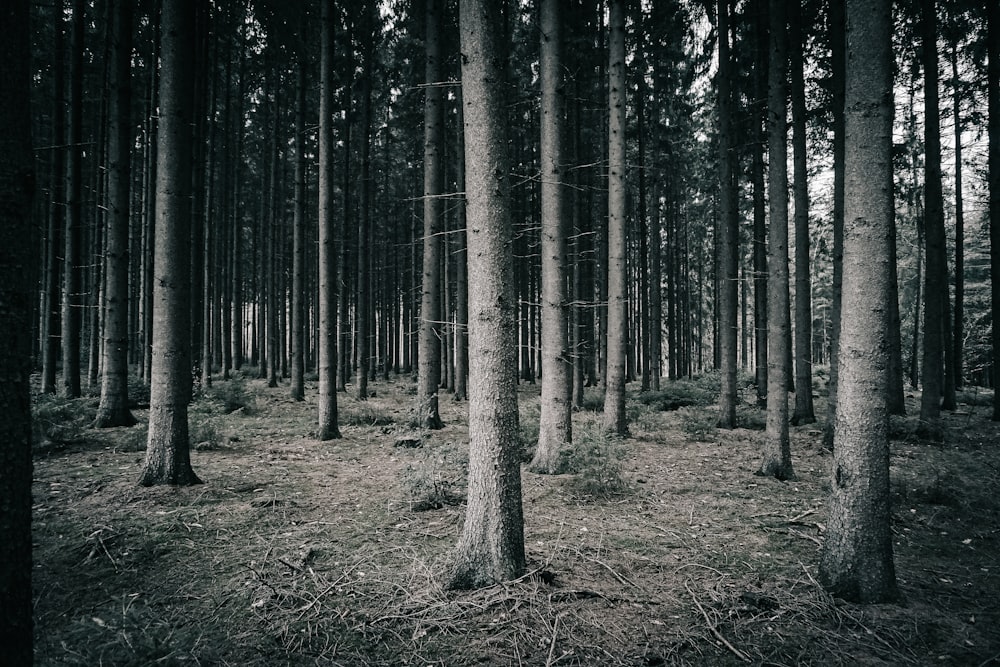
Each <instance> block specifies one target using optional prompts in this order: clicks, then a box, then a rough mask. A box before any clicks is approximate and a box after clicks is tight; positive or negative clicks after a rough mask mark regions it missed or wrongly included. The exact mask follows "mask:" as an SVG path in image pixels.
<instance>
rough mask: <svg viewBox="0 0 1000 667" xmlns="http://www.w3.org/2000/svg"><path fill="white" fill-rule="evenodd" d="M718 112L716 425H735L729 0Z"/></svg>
mask: <svg viewBox="0 0 1000 667" xmlns="http://www.w3.org/2000/svg"><path fill="white" fill-rule="evenodd" d="M718 19H719V26H718V31H717V32H718V40H719V72H718V84H717V88H718V96H719V101H718V113H719V187H720V189H721V191H720V195H719V204H720V206H719V234H718V237H719V265H718V273H717V277H716V282H717V285H718V292H719V298H718V331H717V334H718V341H719V369H720V371H721V375H722V388H721V390H720V393H719V419H718V426H719V428H735V427H736V391H737V387H736V370H737V368H736V365H737V364H736V342H737V340H736V339H737V335H736V334H737V331H736V312H737V308H738V305H739V304H738V300H737V279H738V277H739V276H738V266H739V228H738V220H739V218H738V216H739V209H738V202H737V192H736V180H735V173H736V169H735V165H734V164H733V163H734V161H735V160H736V155H735V151H734V150H733V146H732V144H733V137H732V116H733V112H732V105H733V100H732V93H731V84H732V77H733V73H732V63H731V61H730V57H729V0H718Z"/></svg>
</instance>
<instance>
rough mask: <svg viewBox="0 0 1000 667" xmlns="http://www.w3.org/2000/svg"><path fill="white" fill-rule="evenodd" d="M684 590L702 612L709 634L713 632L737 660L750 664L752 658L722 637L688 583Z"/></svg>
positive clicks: (685, 583)
mask: <svg viewBox="0 0 1000 667" xmlns="http://www.w3.org/2000/svg"><path fill="white" fill-rule="evenodd" d="M684 588H686V589H687V592H688V594H689V595H690V596H691V599H692V600H694V604H695V606H696V607H698V611H700V612H701V616H702V618H704V619H705V624H706V625H707V626H708V630H709V632H711V633H712V634H713V635H714V636H715V638H716V639H718V640H719V641H720V642H722V644H723V645H724V646H725V647H726V648H727V649H729V650H730V651H732V653H733V655H735V656H736V657H737V658H739V659H740V660H742V661H743V662H750V658H749V657H748V656H747V655H746V654H745V653H743V651H741V650H739V649H738V648H736V647H735V646H733V645H732V644H730V643H729V640H728V639H726V638H725V637H723V636H722V633H721V632H719V630H718V629H717V628H716V627H715V625H714V624H713V623H712V620H711V619H710V618H709V617H708V612H706V611H705V608H704V607H702V606H701V602H699V601H698V597H697V596H696V595H695V594H694V591H692V590H691V587H690V586H688V585H687V582H684Z"/></svg>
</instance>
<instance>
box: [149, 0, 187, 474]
mask: <svg viewBox="0 0 1000 667" xmlns="http://www.w3.org/2000/svg"><path fill="white" fill-rule="evenodd" d="M194 17H195V15H194V5H193V4H191V3H188V2H185V0H164V2H163V10H162V14H161V21H162V30H163V38H162V46H161V66H160V114H159V115H160V122H159V131H158V135H157V144H158V146H159V148H158V151H157V167H156V229H155V248H154V257H153V266H154V270H155V272H156V276H155V279H154V281H153V359H152V368H151V373H150V397H149V437H148V440H147V442H146V463H145V465H144V467H143V471H142V477H141V478H140V484H142V485H144V486H150V485H153V484H177V485H187V484H197V483H198V482H199V481H200V480H199V479H198V477H197V476H196V475H195V474H194V471H193V470H192V469H191V453H190V445H189V443H188V403H189V402H190V400H191V332H190V329H189V326H188V325H189V322H190V318H191V308H190V303H189V296H190V287H191V273H190V265H191V237H190V229H191V226H190V225H191V203H190V197H191V172H190V168H191V123H192V121H193V111H194V109H193V105H192V101H193V99H194V91H193V90H192V88H193V83H194V66H195V65H194V48H193V47H194V45H193V44H192V40H193V37H194Z"/></svg>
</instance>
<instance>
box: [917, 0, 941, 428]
mask: <svg viewBox="0 0 1000 667" xmlns="http://www.w3.org/2000/svg"><path fill="white" fill-rule="evenodd" d="M920 33H921V43H922V49H921V50H922V53H923V57H922V60H923V63H922V64H923V68H924V146H925V153H926V157H925V160H924V233H925V238H926V240H927V267H926V271H925V272H924V354H923V368H922V371H921V376H920V380H921V389H922V392H923V393H922V394H921V397H920V429H919V430H920V433H921V434H922V435H923V436H925V437H927V438H930V439H932V440H940V439H941V437H942V433H941V397H942V395H943V392H944V387H943V383H944V349H945V346H944V330H945V326H944V323H945V320H944V318H945V312H946V305H945V299H947V298H948V291H947V290H943V289H941V286H942V285H945V284H947V277H948V264H947V257H946V252H947V248H946V240H945V231H944V200H943V195H942V193H941V127H940V110H939V108H938V102H939V95H938V56H937V9H936V2H935V0H922V1H921V18H920Z"/></svg>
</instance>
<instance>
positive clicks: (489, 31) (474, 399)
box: [449, 0, 525, 588]
mask: <svg viewBox="0 0 1000 667" xmlns="http://www.w3.org/2000/svg"><path fill="white" fill-rule="evenodd" d="M497 9H498V7H497V6H496V5H495V3H493V2H491V1H490V0H465V1H463V2H462V3H460V9H459V12H460V18H459V25H460V28H459V30H460V33H461V49H462V56H463V57H462V86H463V89H464V90H463V103H464V105H465V137H466V143H465V173H466V179H467V180H466V198H467V201H468V222H469V231H468V243H469V263H470V264H469V362H470V363H469V441H470V446H469V493H468V506H467V508H466V514H465V523H464V526H463V528H462V535H461V537H460V538H459V541H458V546H457V547H456V550H455V552H454V554H453V555H452V562H451V568H450V569H451V572H450V576H449V586H450V587H452V588H479V587H482V586H490V585H493V584H496V583H499V582H502V581H507V580H510V579H514V578H517V577H519V576H521V575H522V574H523V572H524V567H525V555H524V519H523V514H522V508H521V469H520V460H519V459H520V456H519V450H520V444H519V436H518V413H517V382H516V377H515V369H516V362H517V357H516V341H517V339H516V333H515V328H514V317H515V313H516V309H515V306H516V303H515V297H514V294H513V290H512V286H513V284H514V283H513V280H512V279H513V272H514V271H513V257H512V255H511V237H512V233H511V222H510V191H509V186H508V183H507V174H508V171H509V165H508V160H507V148H506V144H505V132H504V129H503V118H504V111H503V108H504V107H503V102H504V100H503V91H502V89H501V87H500V83H501V81H502V80H503V78H502V67H501V62H502V61H501V57H502V49H501V45H500V43H499V31H500V30H499V29H500V26H499V23H498V19H499V16H498V11H497Z"/></svg>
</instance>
